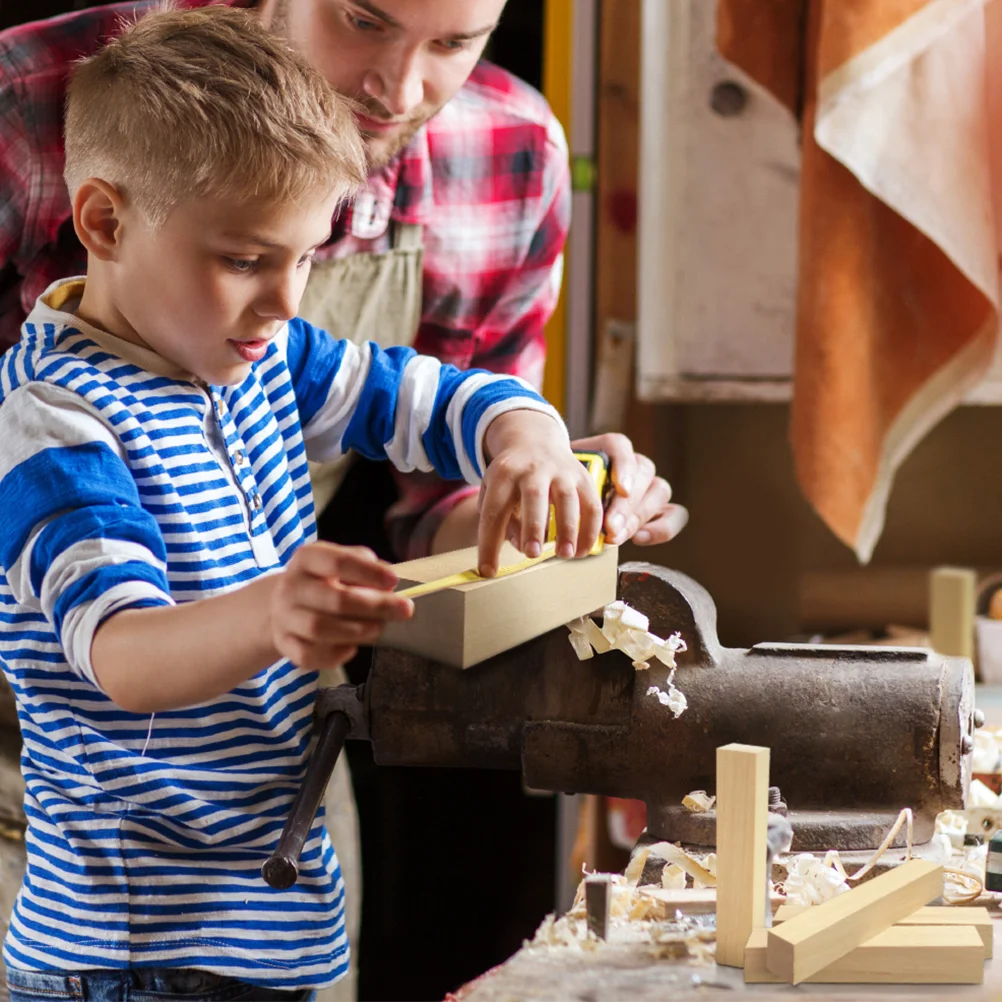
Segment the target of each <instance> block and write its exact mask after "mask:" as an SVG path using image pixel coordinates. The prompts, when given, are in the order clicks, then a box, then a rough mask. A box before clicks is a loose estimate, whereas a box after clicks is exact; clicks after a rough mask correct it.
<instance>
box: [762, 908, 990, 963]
mask: <svg viewBox="0 0 1002 1002" xmlns="http://www.w3.org/2000/svg"><path fill="white" fill-rule="evenodd" d="M808 909H809V906H808V905H780V906H779V908H777V909H776V912H775V914H774V915H773V919H772V921H773V923H774V924H776V925H779V923H780V922H786V921H787V919H791V918H793V917H794V916H796V915H800V914H801V913H802V912H805V911H807V910H808ZM903 925H938V926H967V927H969V928H971V929H976V930H977V932H978V935H979V936H980V937H981V942H982V944H983V945H984V949H985V960H991V959H992V954H993V952H994V938H995V927H994V926H993V925H992V914H991V912H990V911H988V909H987V908H973V907H956V908H950V907H945V906H943V905H926V907H925V908H920V909H919V910H918V911H916V912H913V913H912V914H911V915H908V916H907V917H906V918H903V919H902V920H901V921H900V922H898V923H897V924H896V925H895V926H894V928H898V927H899V926H903Z"/></svg>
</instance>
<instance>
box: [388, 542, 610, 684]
mask: <svg viewBox="0 0 1002 1002" xmlns="http://www.w3.org/2000/svg"><path fill="white" fill-rule="evenodd" d="M524 559H525V558H524V557H523V556H522V554H521V553H519V552H518V550H516V549H515V547H513V546H511V545H510V544H508V543H505V544H504V546H503V547H502V550H501V564H502V566H504V565H507V564H514V563H518V562H519V561H521V560H524ZM476 565H477V550H476V547H470V548H469V549H466V550H453V551H452V552H451V553H440V554H437V555H436V556H433V557H425V558H423V559H421V560H410V561H407V562H406V563H402V564H397V565H395V567H394V570H395V571H396V572H397V574H398V575H399V577H400V581H401V587H406V586H408V585H412V584H423V583H425V582H428V581H436V580H438V579H439V578H443V577H446V576H448V575H450V574H457V573H459V572H460V571H465V570H469V569H470V568H471V567H476ZM618 583H619V547H617V546H606V547H605V549H604V550H603V551H602V552H601V553H599V554H597V555H596V556H593V557H583V558H582V559H580V560H559V559H557V558H553V559H551V560H545V561H543V562H542V563H540V564H536V565H535V566H533V567H529V568H527V569H526V570H524V571H519V572H518V573H517V574H512V575H509V576H508V577H499V578H490V579H486V580H481V581H473V582H471V583H470V584H464V585H459V586H458V587H455V588H446V589H444V590H443V591H439V592H434V593H433V594H431V595H423V596H421V597H420V598H416V599H415V600H414V617H413V619H410V620H408V621H407V622H402V623H389V624H387V626H386V627H385V628H384V630H383V632H382V634H381V636H380V640H379V642H380V644H381V645H383V646H385V647H395V648H397V649H399V650H403V651H410V652H411V653H413V654H419V655H421V656H423V657H426V658H431V659H432V660H434V661H441V662H442V663H443V664H447V665H452V666H454V667H456V668H469V667H470V665H475V664H478V663H479V662H481V661H484V660H486V659H487V658H489V657H493V656H494V655H495V654H500V653H501V652H502V651H507V650H510V649H511V648H512V647H517V646H518V645H519V644H523V643H525V642H526V641H527V640H532V639H533V638H534V637H538V636H540V635H541V634H543V633H546V632H548V631H549V630H553V629H556V628H557V627H558V626H563V625H564V624H565V623H569V622H570V621H571V620H572V619H577V617H578V616H583V615H585V614H586V613H590V612H594V611H595V610H596V609H601V608H602V607H603V606H606V605H608V604H609V603H610V602H614V601H615V600H616V589H617V586H618Z"/></svg>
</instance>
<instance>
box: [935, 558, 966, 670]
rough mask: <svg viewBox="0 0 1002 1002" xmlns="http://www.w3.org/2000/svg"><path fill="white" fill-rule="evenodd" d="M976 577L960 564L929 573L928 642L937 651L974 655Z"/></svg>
mask: <svg viewBox="0 0 1002 1002" xmlns="http://www.w3.org/2000/svg"><path fill="white" fill-rule="evenodd" d="M976 586H977V576H976V575H975V573H974V571H972V570H966V569H964V568H960V567H937V568H936V569H935V570H934V571H933V572H932V573H931V574H930V575H929V644H930V646H931V647H932V649H933V650H934V651H937V652H939V653H940V654H949V655H954V656H956V657H962V658H969V657H973V655H974V592H975V588H976Z"/></svg>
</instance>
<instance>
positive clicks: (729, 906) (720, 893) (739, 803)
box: [717, 744, 769, 967]
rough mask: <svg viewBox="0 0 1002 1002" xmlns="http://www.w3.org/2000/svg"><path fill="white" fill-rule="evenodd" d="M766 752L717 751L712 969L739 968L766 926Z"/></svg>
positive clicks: (747, 747) (752, 748)
mask: <svg viewBox="0 0 1002 1002" xmlns="http://www.w3.org/2000/svg"><path fill="white" fill-rule="evenodd" d="M768 805H769V749H768V748H758V747H756V746H754V745H741V744H730V745H724V746H723V747H721V748H718V749H717V963H718V964H723V965H725V966H727V967H742V966H743V965H744V954H745V944H746V943H747V942H748V936H749V935H750V933H751V931H752V929H757V928H759V927H760V926H764V925H765V888H766V845H765V834H766V826H767V824H768Z"/></svg>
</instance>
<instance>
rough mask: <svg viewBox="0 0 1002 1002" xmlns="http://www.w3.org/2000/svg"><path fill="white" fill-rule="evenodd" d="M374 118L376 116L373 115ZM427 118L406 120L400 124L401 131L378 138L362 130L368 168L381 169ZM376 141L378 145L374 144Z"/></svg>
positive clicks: (394, 156)
mask: <svg viewBox="0 0 1002 1002" xmlns="http://www.w3.org/2000/svg"><path fill="white" fill-rule="evenodd" d="M373 117H374V118H375V117H376V116H373ZM425 121H427V119H421V120H420V121H418V122H407V123H406V124H402V125H401V131H400V132H399V133H398V134H397V135H395V136H388V137H386V138H385V139H382V140H381V139H380V137H378V136H369V135H367V134H366V133H365V131H364V130H363V132H362V136H363V137H364V139H365V148H366V151H367V152H368V155H369V170H370V171H377V170H382V169H383V168H384V167H385V166H386V165H387V164H388V163H390V162H391V161H392V160H394V159H395V158H396V157H397V156H398V155H399V153H400V151H401V150H403V149H404V147H405V146H407V144H408V143H409V142H410V141H411V140H412V139H413V138H414V135H415V133H416V132H417V131H418V129H420V128H421V126H422V125H424V123H425ZM377 143H378V145H376V144H377Z"/></svg>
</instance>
